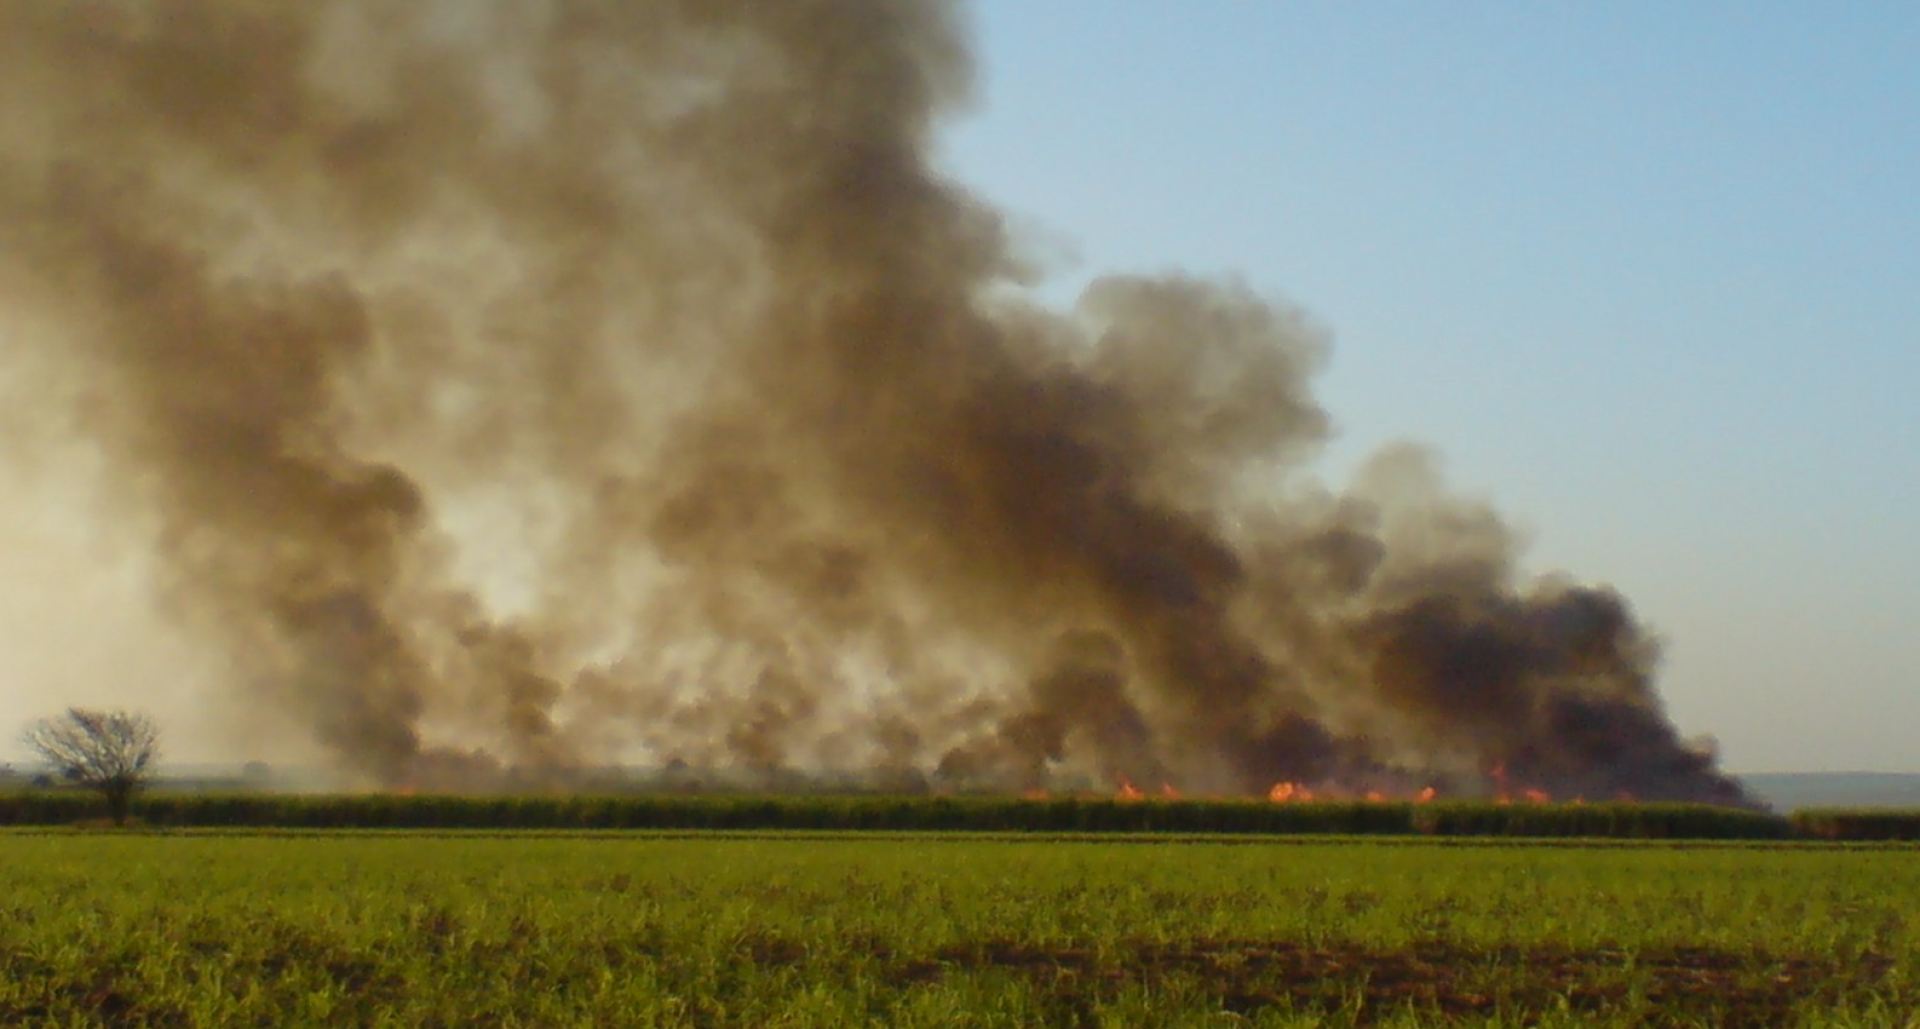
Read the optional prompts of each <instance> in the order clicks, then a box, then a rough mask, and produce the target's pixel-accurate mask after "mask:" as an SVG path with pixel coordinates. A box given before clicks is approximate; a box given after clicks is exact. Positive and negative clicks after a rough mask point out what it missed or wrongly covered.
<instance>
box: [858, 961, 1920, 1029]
mask: <svg viewBox="0 0 1920 1029" xmlns="http://www.w3.org/2000/svg"><path fill="white" fill-rule="evenodd" d="M1894 964H1895V963H1894V962H1893V960H1892V959H1891V958H1888V957H1885V956H1882V955H1878V954H1865V955H1856V956H1850V957H1845V958H1842V957H1838V956H1829V955H1818V956H1814V955H1801V954H1772V953H1767V952H1764V951H1734V950H1717V949H1710V948H1704V947H1684V948H1674V949H1669V950H1657V951H1648V950H1642V951H1633V952H1630V951H1625V950H1608V949H1594V950H1575V949H1565V948H1534V949H1519V948H1506V949H1492V950H1471V949H1466V948H1463V947H1461V946H1459V945H1457V944H1451V943H1432V944H1423V945H1418V946H1414V947H1410V948H1407V949H1404V950H1369V949H1366V948H1362V947H1350V946H1339V945H1329V946H1320V947H1311V946H1304V945H1301V944H1297V943H1289V942H1275V941H1220V940H1195V941H1187V942H1184V943H1180V944H1174V945H1168V944H1155V943H1138V944H1129V945H1123V946H1120V947H1115V948H1106V949H1104V950H1103V951H1101V952H1096V951H1093V950H1090V949H1081V948H1072V947H1066V948H1042V947H1034V946H1031V945H1028V944H1021V943H1013V942H987V943H982V944H978V945H974V946H967V947H953V948H948V949H945V950H941V951H939V952H937V953H936V954H934V955H933V956H931V957H928V958H918V959H912V960H904V961H898V962H896V964H895V965H894V966H893V974H894V975H895V976H896V977H897V978H898V979H900V980H905V981H914V982H928V981H935V980H939V979H942V978H946V977H949V976H953V975H960V974H968V973H973V972H978V971H982V970H1002V971H1012V972H1016V973H1020V974H1024V975H1029V976H1032V977H1034V978H1035V979H1037V980H1041V981H1043V982H1044V983H1045V984H1046V985H1047V986H1048V987H1049V988H1050V992H1061V993H1062V994H1063V995H1065V994H1068V993H1071V994H1074V995H1078V996H1086V995H1089V994H1091V995H1094V996H1098V995H1101V994H1104V993H1108V992H1117V991H1118V990H1120V989H1122V988H1125V987H1128V986H1137V985H1161V986H1169V987H1184V988H1186V989H1199V990H1203V991H1205V992H1208V993H1211V994H1213V995H1215V996H1217V997H1218V998H1219V999H1220V1003H1221V1006H1222V1007H1223V1008H1225V1009H1227V1010H1229V1011H1235V1012H1239V1013H1242V1014H1250V1013H1252V1012H1255V1011H1258V1010H1261V1009H1266V1008H1275V1007H1277V1008H1283V1009H1291V1010H1301V1011H1312V1010H1339V1011H1343V1012H1345V1013H1348V1014H1350V1015H1351V1016H1352V1017H1353V1019H1354V1021H1355V1022H1356V1023H1359V1024H1367V1023H1370V1022H1374V1021H1377V1020H1381V1019H1384V1018H1386V1017H1388V1016H1390V1015H1394V1014H1397V1013H1399V1012H1402V1011H1405V1010H1406V1009H1408V1008H1412V1009H1414V1010H1416V1011H1420V1012H1424V1013H1432V1014H1439V1015H1445V1016H1453V1017H1461V1016H1472V1015H1485V1014H1491V1013H1493V1012H1496V1011H1499V1012H1505V1013H1508V1014H1515V1013H1524V1012H1548V1011H1558V1010H1571V1011H1579V1012H1591V1013H1619V1012H1641V1013H1644V1015H1645V1016H1646V1020H1645V1021H1644V1023H1642V1024H1646V1025H1655V1026H1657V1025H1667V1024H1698V1022H1699V1021H1700V1020H1701V1019H1702V1018H1703V1017H1704V1018H1707V1019H1709V1024H1713V1025H1719V1026H1727V1027H1739V1029H1745V1027H1754V1029H1759V1027H1768V1026H1775V1025H1779V1024H1782V1023H1783V1022H1784V1021H1787V1020H1788V1019H1789V1016H1790V1015H1791V1014H1792V1013H1793V1012H1795V1011H1798V1010H1803V1009H1806V1008H1808V1007H1809V1006H1816V1007H1824V1006H1833V1005H1837V1004H1841V1003H1845V1002H1848V1001H1854V1002H1864V1001H1866V1000H1868V999H1869V998H1871V997H1875V996H1877V997H1879V998H1880V999H1882V1000H1883V1001H1896V1000H1897V1001H1901V1002H1906V1001H1912V1000H1917V999H1920V997H1913V996H1908V995H1907V994H1908V993H1909V992H1910V988H1908V987H1906V986H1905V985H1904V984H1903V983H1902V982H1901V980H1900V978H1899V977H1897V976H1896V975H1895V974H1894V972H1895V968H1894ZM1896 995H1897V996H1896Z"/></svg>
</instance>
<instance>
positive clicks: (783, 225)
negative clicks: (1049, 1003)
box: [0, 0, 1741, 802]
mask: <svg viewBox="0 0 1920 1029" xmlns="http://www.w3.org/2000/svg"><path fill="white" fill-rule="evenodd" d="M960 20H961V19H960V12H959V11H958V10H957V9H956V8H954V7H953V6H951V5H948V4H943V3H935V2H927V0H782V2H780V3H769V4H754V3H731V2H715V0H647V2H638V3H636V2H627V0H579V2H569V0H549V2H539V0H511V2H507V0H498V2H485V0H440V2H425V0H423V2H418V3H392V2H383V0H325V2H318V0H312V2H304V3H300V4H263V3H257V2H243V0H196V2H194V3H190V4H180V3H162V2H159V0H149V2H140V0H111V2H108V0H97V2H96V0H71V2H66V3H59V4H37V3H36V4H29V3H21V4H9V5H4V6H0V130H4V133H5V138H6V139H7V141H8V146H7V148H6V150H5V153H4V155H0V290H4V294H3V298H4V305H5V307H6V308H7V309H8V310H9V312H10V313H9V317H16V316H17V317H18V318H20V319H23V324H30V325H31V326H32V331H31V332H24V331H23V332H22V333H20V334H18V336H17V338H18V339H19V340H20V341H21V342H20V344H19V345H20V346H24V347H25V348H26V349H27V350H29V351H30V353H27V354H24V355H22V358H23V359H26V360H31V361H33V362H36V363H38V364H42V365H44V366H47V367H59V368H63V369H67V370H68V371H69V372H70V373H71V376H72V378H73V379H74V380H75V381H79V382H81V383H83V384H84V388H83V389H82V390H81V391H80V392H81V395H80V396H79V397H78V399H77V400H76V399H73V398H64V399H55V396H56V395H55V394H49V395H48V398H47V399H46V400H45V401H44V403H45V405H46V406H47V407H48V408H49V410H47V411H45V412H42V413H43V414H44V415H45V417H46V419H48V420H49V421H52V420H56V419H67V420H69V421H70V422H71V424H74V425H76V426H78V427H79V431H81V432H83V433H84V434H85V436H86V437H87V438H88V439H90V440H92V441H94V443H95V444H96V445H97V446H98V447H99V448H100V449H101V452H102V453H103V454H104V455H105V461H106V467H107V469H108V477H109V479H110V481H111V488H112V489H113V491H114V492H115V496H116V500H117V501H118V504H117V505H116V509H117V510H135V511H139V512H142V520H141V522H140V523H141V524H148V523H147V522H146V521H145V520H144V519H146V518H148V517H151V518H153V519H157V521H155V522H153V523H152V524H157V525H158V527H159V528H158V531H157V534H156V537H155V540H154V546H155V548H156V552H157V554H158V561H159V567H160V568H161V569H162V571H161V576H160V578H161V581H160V582H159V595H158V597H157V598H156V602H157V603H158V604H160V605H161V606H162V608H163V610H165V611H166V612H167V613H168V615H169V617H172V618H177V619H178V620H179V622H180V623H181V624H182V626H184V627H185V628H186V629H188V630H189V631H191V632H193V633H197V634H200V636H201V637H202V638H204V639H205V640H206V641H207V642H208V643H209V644H210V645H214V646H217V647H219V648H220V649H221V651H222V652H223V653H224V654H225V655H226V656H227V658H228V661H229V662H230V664H231V667H232V668H233V669H234V675H233V679H234V681H233V682H232V683H231V689H232V691H233V694H234V696H236V697H237V698H239V699H240V700H241V701H243V702H244V704H246V705H249V706H254V707H260V708H270V709H274V710H278V711H283V712H286V713H289V714H291V715H292V716H294V717H296V718H297V720H298V721H299V723H300V724H303V725H305V726H308V727H309V728H310V732H311V733H312V735H313V737H314V739H315V740H317V741H318V742H319V743H321V744H323V745H324V746H325V747H326V748H327V749H328V750H329V752H331V753H332V754H334V755H335V756H336V758H337V761H338V763H339V764H340V765H341V766H342V767H343V768H344V769H347V770H349V771H351V772H352V773H355V774H357V775H360V776H362V777H364V778H365V779H367V780H370V781H374V782H379V783H387V784H403V783H428V784H434V785H457V784H460V783H462V782H473V783H480V782H484V781H485V778H486V776H487V774H488V773H489V772H492V771H499V770H501V769H511V770H514V772H515V774H518V775H521V776H539V775H552V776H556V777H564V776H565V775H566V774H567V773H568V772H569V771H570V770H577V769H582V768H588V767H592V766H594V765H597V764H601V763H606V762H616V761H654V762H662V763H664V762H669V761H676V760H677V761H682V762H686V763H687V764H690V765H694V766H700V767H725V768H738V769H749V770H760V771H770V770H776V769H809V770H821V771H829V772H840V773H859V774H871V775H875V776H884V777H890V778H891V779H893V780H894V781H901V780H929V779H930V780H933V781H939V782H947V783H953V784H960V785H984V786H1000V787H1005V788H1030V787H1037V786H1045V785H1049V784H1059V783H1065V782H1073V781H1087V782H1098V783H1110V782H1112V781H1113V780H1114V779H1116V778H1119V777H1123V776H1124V777H1129V778H1132V779H1135V780H1139V781H1143V782H1152V783H1158V782H1160V781H1163V780H1164V781H1168V782H1173V783H1176V784H1178V785H1179V786H1181V787H1183V788H1186V789H1190V790H1195V791H1209V790H1211V791H1227V792H1264V791H1265V790H1266V788H1267V787H1268V786H1269V785H1270V784H1272V783H1273V782H1275V781H1276V780H1282V779H1288V780H1300V781H1307V782H1315V783H1344V784H1348V785H1350V786H1353V787H1354V788H1362V787H1367V786H1373V785H1392V784H1414V783H1428V782H1443V783H1447V784H1449V785H1451V786H1455V787H1458V788H1462V789H1467V790H1472V789H1475V788H1485V784H1486V782H1487V777H1488V774H1489V771H1488V770H1489V769H1493V768H1496V767H1498V768H1504V769H1505V775H1507V776H1509V777H1511V778H1512V779H1513V780H1514V781H1516V782H1518V781H1523V780H1524V781H1525V782H1527V783H1529V784H1532V785H1538V786H1541V787H1548V788H1552V789H1554V790H1556V791H1564V792H1567V793H1584V794H1586V795H1588V796H1611V795H1614V794H1615V793H1617V792H1619V791H1629V792H1631V793H1633V794H1635V795H1638V796H1642V797H1668V798H1684V799H1703V800H1717V801H1736V802H1737V801H1739V800H1740V799H1741V796H1740V793H1739V791H1738V788H1737V787H1736V786H1734V785H1733V784H1732V783H1731V782H1730V781H1729V780H1728V779H1726V778H1725V777H1723V776H1722V775H1720V774H1719V773H1718V772H1717V771H1716V770H1715V768H1714V766H1713V761H1712V759H1711V757H1710V756H1708V755H1706V754H1704V753H1701V752H1698V751H1696V750H1694V749H1691V748H1690V747H1689V746H1688V745H1686V744H1685V743H1683V741H1681V740H1680V739H1679V738H1678V737H1677V735H1676V733H1675V730H1674V728H1673V726H1672V725H1671V724H1670V723H1669V722H1668V720H1667V719H1666V717H1665V715H1664V713H1663V711H1662V706H1661V702H1660V699H1659V697H1658V695H1657V694H1656V693H1655V691H1654V687H1653V684H1652V672H1653V668H1654V665H1655V660H1656V653H1655V646H1654V644H1653V641H1652V640H1651V639H1650V638H1649V636H1648V634H1647V632H1646V631H1645V630H1644V629H1643V628H1642V627H1641V626H1639V625H1638V624H1637V623H1636V622H1635V620H1634V618H1633V616H1632V613H1631V611H1630V609H1629V607H1628V605H1627V603H1626V601H1625V600H1624V599H1622V598H1621V597H1620V596H1618V595H1616V594H1615V593H1613V592H1612V591H1610V590H1607V589H1604V588H1597V587H1592V586H1586V585H1581V584H1578V583H1575V582H1573V581H1571V580H1564V579H1557V578H1555V579H1547V580H1542V581H1530V580H1527V579H1524V578H1522V576H1521V575H1520V573H1519V571H1518V570H1517V568H1516V563H1515V546H1514V543H1513V541H1512V539H1511V538H1510V534H1509V532H1508V530H1507V529H1506V528H1505V527H1504V526H1503V524H1502V523H1501V521H1500V520H1499V518H1498V517H1497V516H1496V515H1495V514H1494V513H1492V512H1490V511H1488V510H1486V509H1485V508H1484V507H1482V506H1480V505H1478V504H1475V503H1472V502H1468V501H1464V500H1460V499H1458V498H1455V497H1452V496H1450V495H1449V494H1448V493H1447V492H1446V490H1445V488H1444V486H1443V485H1442V484H1441V483H1440V482H1439V481H1438V479H1437V477H1436V476H1435V474H1434V472H1433V471H1432V469H1431V467H1430V466H1429V462H1428V461H1427V459H1426V458H1425V457H1424V456H1423V455H1422V454H1421V453H1419V452H1417V451H1414V450H1398V451H1394V452H1390V453H1386V454H1382V455H1380V456H1379V457H1378V458H1376V459H1375V460H1374V461H1373V462H1372V463H1371V464H1370V465H1369V467H1368V468H1367V469H1366V470H1365V471H1364V472H1363V473H1362V474H1361V475H1360V476H1359V478H1358V481H1357V482H1356V483H1354V484H1353V485H1352V486H1351V487H1350V488H1347V489H1344V490H1339V489H1335V488H1332V487H1329V486H1327V485H1324V484H1321V483H1319V482H1317V481H1315V480H1314V479H1313V478H1312V476H1311V475H1310V473H1309V472H1308V470H1307V466H1308V465H1309V463H1310V462H1311V461H1312V460H1313V459H1314V458H1315V456H1316V454H1317V452H1318V448H1319V446H1320V445H1321V443H1322V442H1323V440H1324V438H1325V436H1326V434H1327V431H1328V429H1327V426H1328V418H1327V416H1326V414H1325V413H1324V412H1323V411H1322V409H1321V408H1320V406H1319V405H1318V403H1317V402H1316V401H1315V399H1314V396H1313V394H1312V391H1311V389H1310V383H1311V379H1312V377H1313V374H1314V372H1315V371H1316V369H1317V368H1318V367H1319V365H1320V363H1321V362H1322V360H1323V359H1324V356H1325V350H1326V347H1325V343H1324V341H1323V339H1322V338H1321V337H1320V335H1319V334H1318V333H1317V332H1316V331H1315V330H1314V329H1313V328H1311V326H1310V325H1309V323H1307V322H1306V321H1305V320H1304V319H1303V317H1302V316H1301V315H1300V314H1299V313H1297V312H1295V311H1292V310H1289V309H1286V308H1284V307H1281V306H1277V305H1275V304H1273V303H1271V302H1269V301H1266V300H1263V299H1261V298H1260V297H1258V296H1255V295H1253V294H1252V293H1250V292H1249V291H1248V290H1246V289H1245V288H1243V287H1240V286H1237V285H1233V284H1221V283H1210V282H1201V281H1193V280H1188V279H1181V278H1155V279H1141V278H1113V279H1109V280H1105V281H1102V282H1099V283H1097V284H1095V285H1094V286H1093V287H1091V288H1090V289H1089V290H1088V291H1087V293H1086V295H1085V297H1084V298H1083V299H1082V300H1081V301H1080V303H1079V304H1078V305H1077V306H1075V307H1074V308H1073V309H1072V310H1067V311H1061V310H1052V309H1049V308H1047V307H1045V306H1042V305H1041V304H1039V303H1038V302H1037V301H1033V300H1030V299H1025V298H1024V295H1023V294H1022V293H1021V291H1020V290H1019V284H1020V282H1021V280H1022V274H1023V269H1022V268H1021V267H1020V265H1019V262H1018V261H1017V260H1016V259H1015V257H1014V256H1013V248H1011V247H1010V246H1009V242H1008V240H1007V239H1006V238H1005V233H1004V230H1003V227H1002V221H1001V219H1000V217H999V215H998V214H997V213H996V212H995V211H994V210H993V209H992V208H990V207H988V206H986V205H985V204H983V203H982V202H981V201H980V200H979V199H977V198H975V197H973V196H971V195H970V194H968V193H967V192H966V191H965V189H964V188H962V187H961V186H960V185H958V184H956V183H954V182H952V181H949V180H948V179H946V178H944V177H943V176H941V175H940V174H939V173H938V172H937V171H936V170H934V168H933V167H932V166H931V165H930V163H929V160H928V151H929V148H930V143H931V140H932V137H933V133H934V131H935V129H936V128H937V126H938V124H939V122H940V120H941V118H942V117H943V116H944V115H945V114H947V113H949V112H951V111H952V110H953V109H954V108H955V107H956V105H958V104H960V103H962V102H964V101H965V99H966V96H967V90H968V82H969V75H970V71H969V66H968V58H967V54H966V52H965V50H966V48H965V39H964V32H963V31H962V25H961V24H960ZM53 408H58V410H53Z"/></svg>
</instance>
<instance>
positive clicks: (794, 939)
mask: <svg viewBox="0 0 1920 1029" xmlns="http://www.w3.org/2000/svg"><path fill="white" fill-rule="evenodd" d="M1917 958H1920V851H1915V850H1913V849H1902V848H1852V849H1844V850H1843V849H1823V848H1819V847H1805V846H1803V847H1794V848H1770V847H1765V846H1739V847H1728V846H1705V847H1703V846H1692V847H1683V848H1670V847H1657V846H1634V847H1623V846H1600V847H1580V846H1567V845H1557V846H1536V845H1528V844H1519V843H1514V844H1503V845H1478V846H1448V845H1432V844H1417V843H1404V842H1403V843H1399V844H1396V845H1391V846H1379V845H1375V844H1372V843H1366V842H1315V843H1300V842H1285V843H1258V842H1246V841H1239V842H1235V843H1232V844H1225V843H1212V842H1183V843H1173V844H1169V843H1167V842H1164V841H1162V842H1156V843H1152V844H1146V843H1135V842H1116V841H1111V840H1108V841H1100V842H1091V841H1077V842H1076V841H1059V840H1054V841H1012V840H983V839H967V838H930V837H921V838H912V839H902V838H892V839H863V838H838V839H820V838H811V839H783V838H779V837H757V838H700V837H685V836H682V837H674V838H663V837H654V838H648V837H635V836H605V837H571V838H569V837H542V836H525V837H515V836H511V835H498V834H493V835H485V836H480V835H476V836H470V837H469V836H460V835H453V834H441V835H435V836H419V835H408V834H403V833H392V834H338V835H324V834H312V835H282V836H247V835H219V836H192V835H116V834H85V833H5V834H0V1025H9V1026H11V1025H57V1026H88V1025H98V1026H209V1027H211V1026H238V1025H246V1026H254V1025H258V1026H449V1027H451V1026H528V1027H532V1026H540V1027H548V1026H552V1027H560V1026H609V1027H611V1026H622V1027H625V1026H688V1027H693V1026H712V1027H731V1026H739V1027H755V1029H758V1027H773V1026H794V1027H803V1026H822V1027H825V1026H835V1027H838V1026H929V1027H931V1026H943V1027H944V1026H1033V1025H1044V1026H1163V1025H1165V1026H1242V1025H1273V1026H1293V1025H1300V1026H1305V1025H1332V1026H1345V1025H1391V1026H1435V1025H1441V1026H1455V1025H1458V1026H1509V1025H1512V1026H1519V1025H1548V1026H1554V1025H1617V1026H1628V1025H1673V1026H1681V1025H1686V1026H1699V1025H1706V1026H1755V1027H1759V1026H1767V1027H1772V1026H1782V1025H1787V1026H1791V1025H1808V1026H1902V1027H1905V1026H1909V1025H1912V1024H1916V1023H1913V1022H1910V1021H1909V1018H1910V1016H1911V1014H1912V1013H1913V1012H1915V1011H1920V981H1916V974H1917V973H1920V961H1917V960H1916V959H1917Z"/></svg>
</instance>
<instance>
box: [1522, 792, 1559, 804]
mask: <svg viewBox="0 0 1920 1029" xmlns="http://www.w3.org/2000/svg"><path fill="white" fill-rule="evenodd" d="M1520 795H1521V796H1522V797H1525V798H1527V803H1529V804H1545V803H1546V802H1547V801H1550V800H1552V799H1553V796H1552V794H1549V793H1548V792H1547V791H1546V790H1534V789H1529V790H1522V791H1521V792H1520Z"/></svg>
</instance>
